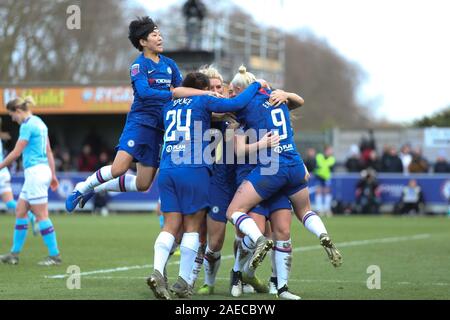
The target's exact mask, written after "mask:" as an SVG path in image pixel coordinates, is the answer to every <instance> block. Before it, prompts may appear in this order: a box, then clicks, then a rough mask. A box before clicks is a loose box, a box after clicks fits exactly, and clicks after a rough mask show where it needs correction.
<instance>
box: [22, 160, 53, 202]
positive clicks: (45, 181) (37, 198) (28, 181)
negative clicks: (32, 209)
mask: <svg viewBox="0 0 450 320" xmlns="http://www.w3.org/2000/svg"><path fill="white" fill-rule="evenodd" d="M24 176H25V182H24V183H23V187H22V191H21V192H20V195H19V198H21V199H23V200H25V201H26V202H28V203H29V204H31V205H34V204H43V203H47V202H48V187H50V182H51V180H52V172H51V170H50V167H49V166H48V165H46V164H38V165H35V166H32V167H30V168H27V169H25V172H24Z"/></svg>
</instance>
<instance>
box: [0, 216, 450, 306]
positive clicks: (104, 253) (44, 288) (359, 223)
mask: <svg viewBox="0 0 450 320" xmlns="http://www.w3.org/2000/svg"><path fill="white" fill-rule="evenodd" d="M52 220H53V222H54V225H55V229H56V232H57V236H58V241H59V247H60V250H61V252H62V257H63V261H64V263H63V265H62V266H58V267H41V266H38V265H37V262H38V261H39V260H40V259H41V258H43V257H45V256H46V253H47V252H46V249H45V247H44V245H43V243H42V239H41V237H40V236H38V237H33V235H32V234H31V232H30V231H29V234H28V238H27V242H26V244H25V247H24V250H23V252H22V254H21V256H20V263H19V265H17V266H10V265H0V284H1V285H0V299H154V297H153V294H152V293H151V291H150V290H149V289H148V288H147V285H146V282H145V278H146V276H147V275H149V273H150V272H151V270H152V269H151V264H152V263H153V243H154V241H155V239H156V237H157V235H158V232H159V226H158V219H157V217H156V215H154V214H145V215H144V214H141V215H136V214H130V215H111V216H109V217H100V216H90V215H80V214H74V215H70V216H69V215H54V216H53V217H52ZM324 222H325V224H326V226H327V228H328V231H329V233H330V234H331V236H332V238H333V239H334V242H335V243H336V245H337V247H338V248H339V249H340V251H341V253H342V255H343V258H344V264H343V265H342V267H341V268H338V269H335V268H333V267H332V265H331V264H330V263H329V261H328V259H327V257H326V254H325V251H324V250H323V249H322V248H321V247H319V246H318V240H317V239H316V237H315V236H313V235H312V234H311V233H309V232H308V231H307V230H306V229H305V228H304V227H303V226H302V225H300V223H299V222H298V221H297V220H293V226H292V241H293V247H294V248H295V249H294V253H293V262H292V271H291V277H290V282H289V287H290V289H291V291H292V292H294V293H297V294H299V295H300V296H301V297H302V298H303V299H308V300H310V299H312V300H316V299H450V273H449V272H450V219H448V218H447V217H391V216H345V217H342V216H336V217H332V218H324ZM13 225H14V218H13V217H12V216H11V215H1V216H0V252H1V253H6V252H8V251H9V249H10V247H11V238H12V230H13ZM233 239H234V236H233V229H232V228H231V226H230V225H229V226H228V229H227V238H226V241H225V248H224V249H223V252H222V255H223V258H224V259H223V260H222V264H221V267H220V270H219V273H218V281H217V284H216V290H215V295H213V296H210V297H207V298H208V299H232V298H231V297H230V296H229V294H228V284H229V280H228V278H229V271H230V269H231V267H232V263H233V259H231V256H230V255H231V253H232V242H233ZM178 259H179V258H174V257H172V258H171V260H170V265H169V267H168V272H169V279H170V280H171V282H173V281H174V279H175V277H176V276H177V275H178V265H177V261H178ZM70 265H77V266H79V267H80V269H81V272H82V276H81V289H79V290H77V289H75V290H69V289H68V288H67V286H66V282H67V278H64V275H65V274H67V273H66V272H67V268H68V267H69V266H70ZM371 265H376V266H378V267H379V268H380V271H381V289H372V290H369V289H368V288H367V279H368V277H369V276H370V275H371V274H369V273H367V268H368V267H369V266H371ZM257 274H258V276H260V277H261V278H263V279H268V277H269V276H270V259H266V260H265V261H264V263H263V265H262V266H261V267H260V268H259V269H258V271H257ZM55 276H56V277H55ZM58 276H59V277H58ZM202 280H203V276H202V277H201V278H200V279H199V281H197V286H196V288H198V287H199V286H200V285H201V284H202ZM193 299H206V298H205V297H201V296H197V295H196V296H194V297H193ZM240 299H275V297H273V296H270V295H264V294H247V295H243V296H242V297H241V298H240Z"/></svg>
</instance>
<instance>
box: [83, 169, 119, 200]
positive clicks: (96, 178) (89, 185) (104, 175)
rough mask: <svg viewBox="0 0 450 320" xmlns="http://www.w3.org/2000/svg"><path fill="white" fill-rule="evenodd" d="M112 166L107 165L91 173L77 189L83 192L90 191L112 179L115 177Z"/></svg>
mask: <svg viewBox="0 0 450 320" xmlns="http://www.w3.org/2000/svg"><path fill="white" fill-rule="evenodd" d="M111 167H112V166H105V167H102V168H100V169H99V170H97V171H96V172H95V173H93V174H92V175H90V176H89V177H88V178H87V179H86V180H85V181H83V182H81V183H79V184H78V186H77V190H78V191H79V192H81V193H82V194H85V193H88V192H89V191H91V190H93V189H94V188H95V187H97V186H99V185H101V184H102V183H105V182H107V181H109V180H111V179H113V176H112V172H111Z"/></svg>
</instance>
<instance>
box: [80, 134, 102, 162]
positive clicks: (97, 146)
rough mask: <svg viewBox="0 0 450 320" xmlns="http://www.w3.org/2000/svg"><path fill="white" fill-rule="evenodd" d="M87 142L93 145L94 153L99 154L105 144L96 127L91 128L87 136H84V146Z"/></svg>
mask: <svg viewBox="0 0 450 320" xmlns="http://www.w3.org/2000/svg"><path fill="white" fill-rule="evenodd" d="M87 144H88V145H89V146H90V147H91V150H92V153H93V154H95V155H96V156H99V153H100V151H101V150H103V146H104V145H105V144H104V143H103V141H102V138H101V137H100V135H99V134H98V133H97V130H96V128H91V129H90V131H89V133H88V135H87V136H86V138H84V141H83V146H84V145H87Z"/></svg>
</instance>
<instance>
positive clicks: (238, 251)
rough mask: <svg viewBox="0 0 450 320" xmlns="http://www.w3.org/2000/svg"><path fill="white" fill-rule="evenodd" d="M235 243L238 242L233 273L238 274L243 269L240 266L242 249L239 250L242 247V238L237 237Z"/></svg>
mask: <svg viewBox="0 0 450 320" xmlns="http://www.w3.org/2000/svg"><path fill="white" fill-rule="evenodd" d="M234 241H235V242H237V247H236V253H235V255H234V265H233V271H234V272H238V271H241V268H240V266H239V257H240V254H241V249H239V248H240V246H241V242H242V238H241V237H238V236H236V239H235V240H234Z"/></svg>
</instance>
